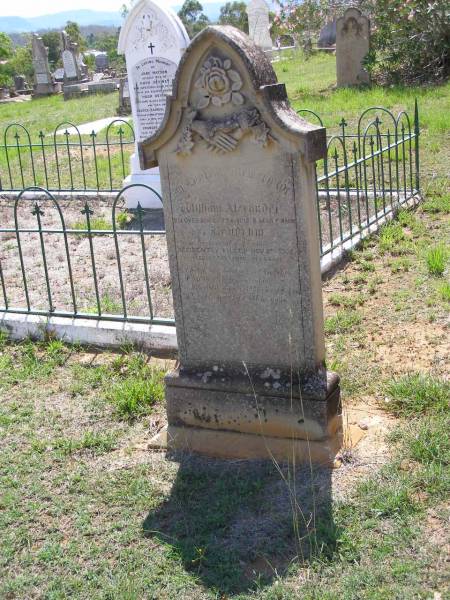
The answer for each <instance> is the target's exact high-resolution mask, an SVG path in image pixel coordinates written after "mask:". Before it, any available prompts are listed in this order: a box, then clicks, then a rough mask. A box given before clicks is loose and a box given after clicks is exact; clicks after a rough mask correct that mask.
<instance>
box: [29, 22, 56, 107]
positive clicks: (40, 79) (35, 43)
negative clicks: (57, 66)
mask: <svg viewBox="0 0 450 600" xmlns="http://www.w3.org/2000/svg"><path fill="white" fill-rule="evenodd" d="M31 53H32V60H33V68H34V95H35V96H49V95H50V94H53V92H54V85H53V79H52V75H51V73H50V68H49V66H48V50H47V48H46V47H45V45H44V42H43V41H42V38H41V37H40V36H38V35H37V34H36V33H33V35H32V37H31Z"/></svg>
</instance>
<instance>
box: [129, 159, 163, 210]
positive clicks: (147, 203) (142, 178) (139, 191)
mask: <svg viewBox="0 0 450 600" xmlns="http://www.w3.org/2000/svg"><path fill="white" fill-rule="evenodd" d="M130 163H131V174H130V175H128V176H127V177H125V179H124V180H123V184H122V185H123V187H126V186H128V185H134V184H141V185H146V186H148V187H151V188H152V189H154V190H155V191H156V192H158V194H159V195H160V196H162V193H161V177H160V175H159V169H158V168H157V167H156V168H154V169H147V170H146V171H142V170H141V169H140V167H139V160H138V159H137V157H136V154H132V155H131V158H130ZM123 197H124V198H125V204H126V207H127V208H137V205H138V202H139V203H140V205H141V207H142V208H162V204H161V202H160V200H159V198H158V197H157V196H156V195H155V194H151V193H149V192H147V191H146V190H144V189H143V188H139V187H135V188H131V189H128V190H126V191H125V192H124V194H123Z"/></svg>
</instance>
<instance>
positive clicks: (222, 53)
mask: <svg viewBox="0 0 450 600" xmlns="http://www.w3.org/2000/svg"><path fill="white" fill-rule="evenodd" d="M325 139H326V138H325V130H324V129H323V128H319V127H316V126H313V125H310V124H309V123H307V122H306V121H304V120H302V119H300V118H299V117H298V116H297V115H296V113H295V112H294V111H293V110H292V109H291V108H290V106H289V104H288V100H287V96H286V90H285V87H284V85H283V84H278V83H277V80H276V76H275V73H274V71H273V69H272V67H271V65H270V62H269V61H268V59H267V58H266V57H265V55H264V53H263V52H262V51H261V50H260V49H259V48H258V47H257V46H255V44H254V43H253V42H252V41H251V40H250V39H249V38H248V37H247V36H246V35H245V34H243V33H242V32H240V31H238V30H237V29H234V28H233V27H208V28H207V29H205V30H204V31H203V32H202V33H201V34H199V35H198V36H196V38H195V39H194V40H193V42H192V43H191V45H190V47H189V49H188V52H187V53H186V55H185V56H184V57H183V59H182V61H181V63H180V66H179V68H178V71H177V75H176V78H175V83H174V88H173V97H172V99H171V101H170V105H169V111H168V112H167V113H166V115H165V119H164V123H163V127H162V128H161V129H160V130H159V132H158V133H157V134H156V135H155V136H153V137H151V138H149V139H148V140H145V141H144V142H141V143H140V144H139V148H140V158H141V164H142V167H143V168H148V167H152V166H154V165H156V164H158V165H159V167H160V170H161V176H162V187H163V193H164V197H165V203H164V215H165V222H166V229H167V243H168V249H169V260H170V269H171V275H172V289H173V298H174V308H175V320H176V325H177V338H178V345H179V354H180V362H181V366H180V369H179V370H178V371H177V372H175V373H173V374H171V375H169V376H167V378H166V400H167V411H168V423H169V426H168V430H167V436H168V439H167V441H168V444H169V446H170V447H186V446H188V447H189V448H191V449H192V450H194V451H198V452H203V453H206V454H212V455H217V456H234V457H240V458H250V457H263V456H267V448H268V447H269V448H270V451H271V452H272V453H273V454H275V455H276V456H277V457H279V458H286V457H287V455H288V454H289V453H292V451H294V452H295V454H296V456H297V459H298V460H303V459H305V460H306V459H307V454H308V452H309V451H310V450H311V448H312V452H313V455H314V456H313V460H319V461H320V460H331V459H332V456H333V453H334V452H335V451H336V448H337V447H338V446H339V441H340V434H339V431H340V424H341V420H340V414H339V387H338V378H337V376H335V375H334V374H330V373H327V372H326V370H325V368H324V338H323V315H322V300H321V277H320V258H319V241H318V226H317V222H316V214H315V209H314V206H315V177H314V161H315V160H317V159H319V158H321V157H322V156H323V155H324V153H325V144H326V141H325ZM306 440H308V441H306ZM267 444H268V445H267ZM311 444H312V445H311Z"/></svg>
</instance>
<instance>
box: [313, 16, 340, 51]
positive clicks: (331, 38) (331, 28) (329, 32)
mask: <svg viewBox="0 0 450 600" xmlns="http://www.w3.org/2000/svg"><path fill="white" fill-rule="evenodd" d="M335 44H336V20H334V21H330V22H329V23H326V24H325V25H324V26H323V27H322V29H321V30H320V33H319V40H318V42H317V47H318V48H332V47H333V46H334V45H335Z"/></svg>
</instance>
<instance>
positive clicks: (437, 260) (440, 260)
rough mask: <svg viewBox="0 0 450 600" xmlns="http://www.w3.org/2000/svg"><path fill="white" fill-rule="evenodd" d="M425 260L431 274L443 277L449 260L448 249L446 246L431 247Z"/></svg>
mask: <svg viewBox="0 0 450 600" xmlns="http://www.w3.org/2000/svg"><path fill="white" fill-rule="evenodd" d="M425 260H426V263H427V268H428V272H429V273H430V275H434V276H435V277H441V276H442V275H443V274H444V271H445V264H446V262H447V249H446V248H444V246H435V247H434V248H430V249H429V250H427V252H426V254H425Z"/></svg>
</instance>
